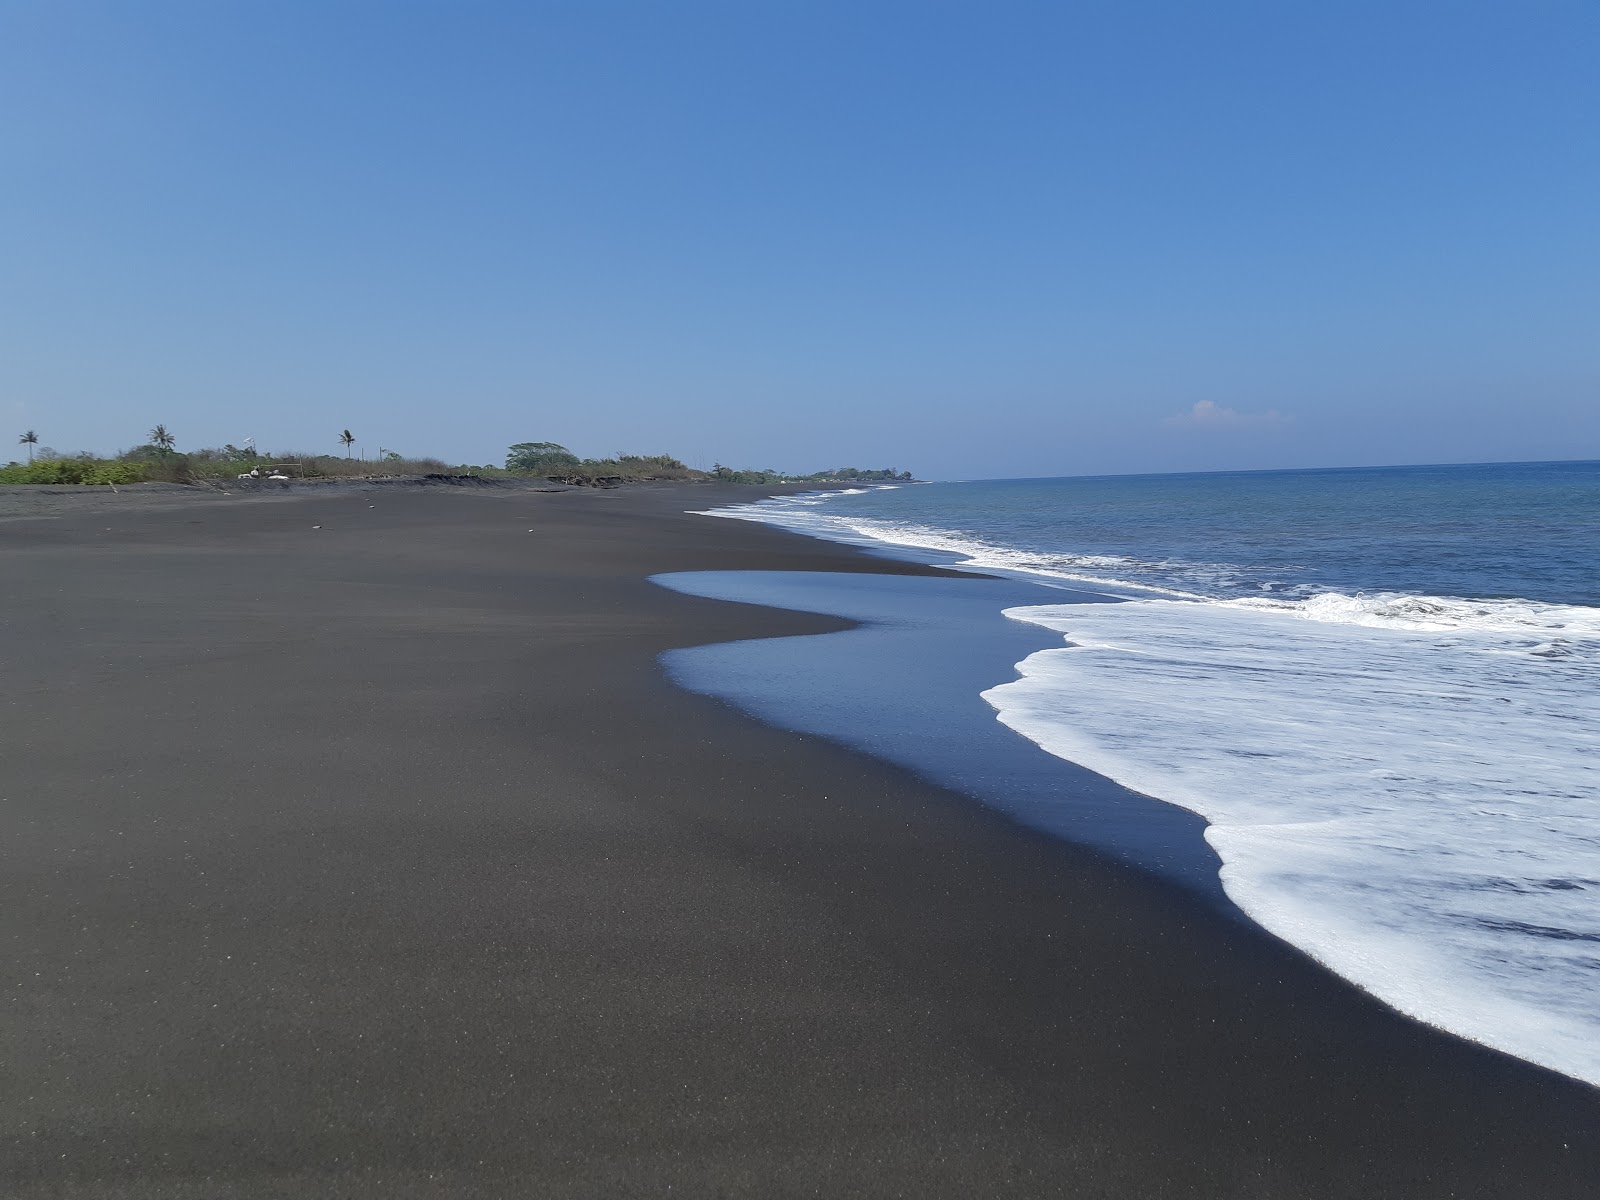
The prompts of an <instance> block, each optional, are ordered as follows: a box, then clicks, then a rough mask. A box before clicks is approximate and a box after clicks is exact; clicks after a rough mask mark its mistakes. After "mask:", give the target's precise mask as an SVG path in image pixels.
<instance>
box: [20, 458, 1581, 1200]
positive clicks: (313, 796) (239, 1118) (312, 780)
mask: <svg viewBox="0 0 1600 1200" xmlns="http://www.w3.org/2000/svg"><path fill="white" fill-rule="evenodd" d="M705 486H706V485H632V486H630V487H627V488H619V489H616V490H612V491H604V492H596V491H593V490H591V489H574V490H573V491H572V492H564V493H560V494H529V493H526V492H518V493H492V492H490V491H488V490H487V489H485V490H484V491H483V492H481V493H480V492H477V491H476V490H474V491H472V492H470V493H469V492H457V493H455V494H449V495H447V494H446V493H445V492H444V491H443V489H437V490H436V489H428V488H419V489H409V490H405V491H399V490H396V491H394V492H390V493H386V494H384V495H382V496H381V497H379V498H378V499H376V500H375V501H373V502H372V503H375V504H376V507H368V504H367V503H363V502H362V500H361V498H360V493H359V490H356V491H354V494H350V493H346V494H341V495H332V494H327V495H323V494H319V495H316V496H306V495H293V494H291V495H289V496H286V497H284V500H283V502H282V503H273V504H260V505H257V504H240V505H221V506H219V505H207V506H204V507H190V508H187V509H185V508H182V507H180V506H176V505H174V506H170V507H152V508H150V509H148V510H147V511H141V512H128V513H127V514H126V515H125V516H124V517H123V518H121V519H119V520H118V521H117V522H116V523H114V525H113V527H112V528H111V529H105V528H104V527H103V524H104V523H103V521H101V520H99V518H98V515H97V514H90V513H86V512H80V513H66V514H61V515H60V519H58V520H50V521H34V520H22V521H13V522H8V523H5V524H0V554H4V555H5V556H6V562H5V565H6V570H5V571H4V572H3V574H0V595H3V597H4V603H3V608H0V611H4V612H5V613H6V614H7V619H6V621H5V623H4V625H3V626H0V647H3V649H4V652H5V660H6V662H7V666H8V675H9V676H10V678H11V679H12V681H13V693H14V696H15V697H17V698H23V697H25V698H26V703H14V704H13V705H11V706H9V707H8V709H7V710H6V717H5V720H6V731H7V735H8V737H7V744H8V745H9V746H13V747H17V752H16V753H14V754H12V755H8V756H7V758H8V761H7V765H6V768H5V771H6V776H7V778H6V780H5V784H4V787H3V788H0V795H3V796H4V797H6V798H7V799H6V800H5V802H4V806H3V809H0V813H3V826H0V832H3V834H4V837H3V838H0V847H3V848H0V857H3V866H4V870H3V871H0V889H3V894H0V933H3V935H4V936H5V937H6V938H7V939H8V943H9V944H10V945H12V946H13V947H15V948H16V950H15V957H14V964H13V972H12V973H13V974H14V976H15V977H14V978H13V979H11V980H9V981H8V983H9V984H10V985H11V986H10V988H9V990H10V991H11V994H12V995H14V996H16V997H17V1000H16V1002H15V1004H14V1005H13V1016H12V1019H11V1022H10V1028H9V1030H8V1034H9V1039H10V1043H11V1052H10V1054H9V1055H8V1058H9V1069H8V1072H7V1075H6V1077H5V1079H4V1080H3V1081H0V1115H3V1117H4V1123H5V1128H6V1129H7V1130H8V1131H10V1132H8V1134H7V1135H6V1137H7V1140H8V1142H9V1145H8V1152H7V1154H6V1155H5V1157H4V1160H3V1165H0V1179H3V1180H4V1181H5V1183H6V1185H7V1186H6V1190H7V1192H8V1194H11V1195H17V1196H25V1197H31V1196H41V1197H42V1196H46V1195H48V1196H95V1197H98V1196H111V1195H117V1196H132V1197H141V1196H152V1197H153V1196H179V1197H188V1196H195V1197H198V1196H215V1195H229V1196H266V1195H278V1194H282V1193H283V1191H284V1190H286V1189H287V1190H297V1191H300V1192H302V1193H306V1194H334V1193H337V1194H339V1195H347V1196H367V1195H371V1196H390V1195H405V1196H445V1195H463V1194H468V1195H470V1194H485V1195H500V1194H508V1193H513V1194H514V1193H518V1192H521V1193H523V1194H528V1193H532V1192H538V1193H539V1194H553V1195H595V1196H600V1195H631V1194H640V1195H645V1194H659V1193H660V1192H662V1191H665V1190H666V1187H667V1185H673V1186H675V1187H677V1188H681V1189H684V1190H685V1191H686V1192H688V1193H690V1194H709V1193H714V1192H716V1191H717V1190H718V1189H721V1190H723V1191H725V1192H730V1193H738V1194H766V1193H788V1192H796V1193H798V1192H804V1191H813V1190H814V1191H822V1192H825V1193H850V1194H902V1193H903V1194H919V1195H929V1196H936V1195H951V1196H971V1195H977V1194H985V1193H992V1192H995V1191H1004V1192H1005V1193H1006V1194H1010V1195H1058V1194H1079V1195H1083V1194H1089V1195H1093V1194H1107V1195H1139V1196H1148V1197H1165V1196H1215V1195H1229V1196H1283V1195H1293V1196H1370V1195H1375V1194H1380V1195H1381V1194H1405V1195H1407V1196H1435V1195H1437V1196H1445V1195H1457V1196H1541V1197H1544V1196H1574V1197H1576V1196H1583V1195H1588V1194H1589V1193H1590V1192H1591V1191H1592V1187H1593V1182H1594V1180H1595V1179H1597V1178H1600V1132H1597V1131H1600V1092H1596V1091H1595V1089H1592V1088H1587V1087H1585V1086H1584V1085H1582V1084H1579V1083H1576V1082H1573V1081H1571V1080H1567V1079H1565V1078H1564V1077H1561V1076H1559V1075H1555V1074H1554V1073H1552V1072H1547V1071H1544V1070H1542V1069H1540V1068H1536V1067H1532V1066H1529V1065H1528V1064H1525V1063H1522V1062H1520V1061H1518V1060H1514V1059H1510V1058H1508V1057H1506V1056H1504V1055H1500V1054H1497V1053H1496V1052H1493V1051H1489V1050H1485V1049H1484V1048H1482V1047H1478V1046H1475V1045H1473V1044H1470V1043H1466V1042H1463V1041H1460V1040H1459V1039H1456V1038H1453V1037H1450V1036H1449V1035H1445V1034H1441V1033H1438V1032H1437V1031H1434V1030H1431V1029H1428V1028H1427V1027H1425V1026H1421V1025H1419V1024H1417V1023H1415V1022H1412V1021H1410V1020H1408V1019H1406V1018H1403V1017H1400V1016H1399V1015H1398V1014H1395V1013H1393V1012H1392V1011H1390V1010H1388V1009H1385V1008H1383V1007H1382V1006H1381V1005H1379V1004H1378V1003H1377V1002H1376V1001H1374V1000H1372V999H1371V998H1370V997H1367V996H1365V995H1364V994H1362V993H1360V992H1358V991H1357V990H1356V989H1355V988H1353V987H1352V986H1351V985H1348V984H1345V983H1344V982H1343V981H1341V980H1339V979H1338V978H1337V977H1334V976H1332V975H1331V974H1330V973H1328V972H1326V971H1325V970H1323V969H1322V968H1320V967H1317V966H1316V965H1315V964H1313V963H1311V962H1310V960H1308V959H1306V958H1305V957H1304V956H1303V955H1300V954H1299V953H1298V952H1296V951H1293V950H1292V949H1291V948H1289V947H1287V946H1286V945H1285V944H1283V943H1280V942H1277V941H1276V940H1275V939H1273V938H1271V937H1270V936H1269V935H1266V934H1264V933H1262V932H1260V931H1259V930H1255V929H1253V928H1249V927H1241V926H1239V925H1237V923H1235V922H1229V921H1224V920H1223V919H1221V918H1219V917H1216V916H1215V915H1213V914H1209V913H1207V912H1206V911H1204V910H1203V908H1201V907H1200V906H1196V905H1194V904H1193V903H1191V902H1189V901H1188V900H1187V898H1186V897H1185V895H1184V894H1183V893H1182V891H1181V890H1180V889H1178V888H1177V887H1175V886H1171V885H1164V884H1163V883H1161V881H1159V880H1152V879H1150V878H1148V877H1145V876H1143V875H1140V874H1139V873H1137V872H1134V871H1131V870H1128V869H1125V868H1121V867H1118V866H1115V865H1113V864H1110V863H1108V862H1106V861H1105V860H1104V859H1102V858H1101V857H1099V856H1097V855H1095V854H1093V853H1090V852H1087V851H1082V850H1080V849H1078V848H1076V847H1074V846H1071V845H1068V844H1065V843H1062V842H1059V841H1057V840H1055V839H1053V838H1049V837H1046V836H1044V835H1041V834H1035V833H1030V832H1028V831H1027V830H1025V829H1022V828H1020V827H1019V826H1017V825H1016V824H1014V823H1013V822H1011V821H1010V820H1008V819H1007V818H1005V817H1003V816H1000V815H998V814H996V813H993V812H991V811H989V810H987V809H984V808H982V807H981V806H980V805H979V804H977V803H976V802H974V801H971V800H969V799H968V798H967V797H966V796H964V795H960V794H958V793H955V792H950V791H946V790H944V789H942V788H939V787H936V786H933V785H931V784H928V783H925V782H923V781H921V780H919V779H917V778H916V777H914V776H912V775H911V774H909V773H908V772H906V771H904V770H902V769H900V768H897V767H894V766H891V765H888V764H885V763H883V762H880V761H878V760H875V759H873V758H870V757H868V756H866V755H865V754H862V753H860V752H857V751H852V750H849V749H846V748H844V747H841V746H838V745H835V744H833V743H831V742H827V741H824V740H821V739H818V738H815V737H807V736H802V735H798V734H794V733H788V732H785V731H783V730H780V729H775V728H772V727H769V726H766V725H763V724H761V723H760V722H758V721H756V720H754V719H752V718H750V717H747V716H745V715H744V714H742V713H740V712H739V711H737V710H735V709H733V708H731V707H730V706H728V705H726V704H723V703H721V702H719V701H715V700H711V699H708V698H705V697H701V696H696V695H694V694H692V693H689V692H685V691H682V690H680V689H679V688H677V687H676V686H675V685H673V684H672V683H671V682H670V681H669V680H668V678H667V676H666V674H665V672H664V670H663V669H662V667H661V666H660V665H659V663H658V658H659V655H660V654H661V652H663V651H665V650H669V649H675V648H681V647H685V646H692V645H708V644H714V643H721V642H728V641H734V640H740V639H750V638H777V637H786V636H794V635H798V634H805V633H817V632H826V631H833V630H841V629H845V628H848V627H849V623H848V622H846V621H843V620H840V619H836V618H827V617H820V616H812V615H806V614H801V613H796V612H791V611H784V610H776V609H769V608H757V607H752V606H749V605H739V604H728V603H724V602H720V601H715V600H709V599H702V598H696V597H690V596H683V595H675V594H673V593H669V592H667V591H665V590H664V589H661V588H657V587H656V586H655V585H653V584H651V583H649V582H648V581H647V576H649V575H651V574H658V573H664V572H676V571H695V570H713V571H720V570H794V571H823V572H845V573H854V574H882V575H927V576H938V577H944V578H966V577H970V576H969V575H968V574H967V573H965V572H955V571H946V570H941V569H938V568H927V567H923V566H921V565H920V564H916V563H911V562H906V561H901V560H895V559H890V558H877V557H871V556H868V555H867V554H865V553H863V552H860V551H857V550H855V549H853V548H851V547H847V546H843V545H839V544H835V543H825V542H821V541H818V540H816V539H812V538H807V537H804V536H803V535H800V534H793V533H788V532H784V531H780V530H775V529H772V528H770V527H766V526H761V525H755V524H753V523H751V522H735V521H712V520H707V519H705V518H703V517H699V516H692V515H688V514H686V513H685V512H684V511H683V509H685V508H687V507H691V506H698V507H705V498H706V495H707V493H706V491H705V490H704V488H705ZM721 486H726V485H721ZM740 490H741V491H743V492H744V493H745V495H747V496H748V497H750V498H754V497H755V496H758V495H762V496H764V495H771V494H773V492H774V489H771V488H754V487H752V488H748V489H740ZM811 490H814V489H811ZM723 494H725V495H734V494H735V493H734V491H733V489H731V488H730V489H729V491H728V492H727V493H723ZM196 517H199V518H200V520H199V522H198V523H196V521H195V520H194V518H196ZM319 526H320V528H315V527H319ZM530 530H531V531H532V532H530ZM135 697H136V698H137V699H138V701H139V702H138V703H130V698H135Z"/></svg>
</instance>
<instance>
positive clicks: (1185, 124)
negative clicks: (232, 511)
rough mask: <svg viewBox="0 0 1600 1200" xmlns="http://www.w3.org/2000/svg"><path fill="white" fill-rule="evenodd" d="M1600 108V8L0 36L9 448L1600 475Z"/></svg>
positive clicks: (840, 17) (1213, 9)
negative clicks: (349, 446) (1569, 467)
mask: <svg viewBox="0 0 1600 1200" xmlns="http://www.w3.org/2000/svg"><path fill="white" fill-rule="evenodd" d="M1596 62H1600V6H1596V5H1594V4H1592V3H1576V2H1574V3H1542V2H1540V0H1518V2H1515V3H1512V2H1507V3H1504V4H1493V5H1490V4H1473V3H1466V2H1463V3H1450V4H1407V3H1403V2H1399V3H1384V4H1360V3H1339V4H1310V3H1306V4H1300V3H1261V4H1232V3H1208V4H1193V3H1173V4H1155V3H1150V4H1142V3H1138V2H1137V0H1122V2H1117V3H1111V2H1107V3H1081V4H1073V3H1065V2H1062V3H1053V4H1008V3H1003V2H985V3H976V2H974V3H968V4H940V3H927V2H922V3H912V4H891V3H872V2H870V0H857V2H855V3H849V4H829V3H763V2H761V0H743V2H740V3H726V4H705V3H694V2H692V0H688V2H683V3H673V4H667V3H651V4H643V3H639V4H622V3H615V4H608V3H604V2H603V0H588V2H585V3H569V4H537V3H517V4H488V3H454V4H443V3H440V4H436V5H424V4H416V3H342V2H339V0H324V2H321V3H294V2H286V0H273V2H271V3H266V2H263V3H226V2H224V3H219V2H216V0H196V2H193V3H166V2H163V0H145V2H144V3H140V4H136V5H135V4H125V3H99V4H96V3H75V2H73V0H39V2H31V0H30V2H16V0H0V418H3V419H4V420H6V421H9V423H10V425H12V426H15V427H16V431H15V432H18V433H20V432H21V431H22V430H23V429H26V428H34V429H37V430H38V432H39V434H40V438H41V441H42V442H44V443H45V444H47V445H49V446H52V447H55V448H57V449H59V450H65V451H71V450H79V449H94V450H100V451H109V450H115V449H117V448H119V447H125V446H129V445H133V444H135V443H137V442H139V441H142V440H143V434H144V431H145V430H147V429H148V428H149V427H150V426H151V425H153V424H154V423H156V422H157V421H161V422H164V423H165V424H167V425H168V426H169V427H171V428H172V429H173V430H174V431H175V432H176V434H177V436H178V439H179V444H180V447H195V446H201V445H217V444H220V443H222V442H226V441H233V442H238V441H240V440H242V439H243V438H244V437H246V436H249V435H254V436H255V437H256V438H257V440H258V442H260V443H261V444H262V445H263V446H267V447H272V448H283V449H289V448H297V449H306V450H319V451H326V452H334V453H336V452H338V449H339V448H338V445H337V443H336V441H335V438H336V437H337V434H338V432H339V431H340V430H341V429H343V428H344V427H346V426H348V427H349V428H350V429H352V430H353V431H354V432H355V433H356V434H357V436H358V438H359V439H360V442H361V443H362V445H363V446H364V447H365V448H366V449H367V451H368V452H369V453H371V452H373V451H375V450H376V448H377V447H378V446H379V445H383V446H387V447H393V448H398V449H401V450H404V451H407V452H412V453H435V454H439V455H441V456H443V457H445V458H447V459H450V460H451V461H468V462H485V461H498V460H499V458H500V457H501V456H503V454H504V448H505V446H506V445H507V444H508V443H510V442H514V441H523V440H554V441H559V442H563V443H565V444H567V445H569V446H571V447H572V448H574V449H575V450H578V451H579V452H580V453H586V454H605V453H610V452H613V451H618V450H622V451H635V452H644V453H648V452H656V451H659V450H666V451H670V452H673V453H676V454H678V455H680V456H681V457H684V458H686V459H688V460H689V461H691V462H693V463H697V464H700V463H703V464H707V465H709V463H710V462H711V461H713V460H720V461H723V462H727V463H732V464H737V465H746V466H775V467H780V468H786V469H795V470H813V469H817V468H819V467H823V466H829V465H839V464H841V463H851V464H856V465H863V466H868V465H870V466H882V465H890V464H893V465H895V466H898V467H911V468H914V469H916V470H917V471H918V472H919V473H920V474H923V475H925V476H929V477H945V478H948V477H979V476H1006V475H1054V474H1083V473H1089V474H1099V473H1112V472H1125V471H1162V470H1205V469H1237V468H1255V467H1262V468H1269V467H1298V466H1332V465H1356V464H1372V463H1402V462H1456V461H1489V460H1509V459H1542V458H1593V457H1600V203H1597V201H1600V186H1597V185H1600V71H1597V70H1596V69H1595V63H1596ZM7 436H8V437H13V440H14V435H12V434H9V433H8V434H7ZM19 450H20V448H19Z"/></svg>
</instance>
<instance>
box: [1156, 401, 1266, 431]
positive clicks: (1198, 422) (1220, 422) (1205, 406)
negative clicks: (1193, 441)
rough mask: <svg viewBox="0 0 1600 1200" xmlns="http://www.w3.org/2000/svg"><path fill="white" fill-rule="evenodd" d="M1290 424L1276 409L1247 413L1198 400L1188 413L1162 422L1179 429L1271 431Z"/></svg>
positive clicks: (1214, 402)
mask: <svg viewBox="0 0 1600 1200" xmlns="http://www.w3.org/2000/svg"><path fill="white" fill-rule="evenodd" d="M1288 423H1289V418H1288V417H1286V416H1284V415H1283V414H1282V413H1280V412H1279V411H1278V410H1277V409H1275V408H1269V409H1268V410H1267V411H1266V412H1258V413H1245V412H1240V411H1239V410H1238V409H1236V408H1223V407H1222V406H1221V405H1219V404H1218V403H1217V402H1216V401H1215V400H1197V401H1195V406H1194V407H1193V408H1191V409H1190V410H1189V411H1188V412H1185V413H1179V414H1178V415H1177V416H1175V417H1168V418H1167V419H1166V420H1165V421H1163V422H1162V424H1163V425H1167V426H1170V427H1173V428H1177V429H1271V428H1275V427H1277V426H1280V425H1287V424H1288Z"/></svg>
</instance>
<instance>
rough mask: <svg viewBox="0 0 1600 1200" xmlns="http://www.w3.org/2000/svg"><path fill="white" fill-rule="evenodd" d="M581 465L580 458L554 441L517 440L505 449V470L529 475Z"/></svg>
mask: <svg viewBox="0 0 1600 1200" xmlns="http://www.w3.org/2000/svg"><path fill="white" fill-rule="evenodd" d="M581 465H582V460H581V459H579V458H578V456H577V455H576V454H574V453H573V452H572V451H571V450H568V449H567V448H566V447H565V446H558V445H557V444H556V443H555V442H518V443H517V444H516V445H515V446H512V447H511V448H510V449H509V450H507V451H506V470H508V471H521V472H524V473H526V474H529V475H542V474H544V473H545V472H547V471H560V470H566V469H567V468H569V467H577V466H581Z"/></svg>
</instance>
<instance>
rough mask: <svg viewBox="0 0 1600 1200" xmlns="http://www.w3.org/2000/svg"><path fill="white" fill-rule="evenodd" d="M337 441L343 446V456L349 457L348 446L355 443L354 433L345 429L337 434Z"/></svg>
mask: <svg viewBox="0 0 1600 1200" xmlns="http://www.w3.org/2000/svg"><path fill="white" fill-rule="evenodd" d="M339 441H340V443H341V444H342V445H343V446H344V456H345V457H346V458H349V457H350V447H351V446H354V445H355V444H356V435H355V434H353V433H351V432H350V431H349V430H348V429H346V430H345V431H344V432H343V433H341V434H340V435H339Z"/></svg>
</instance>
